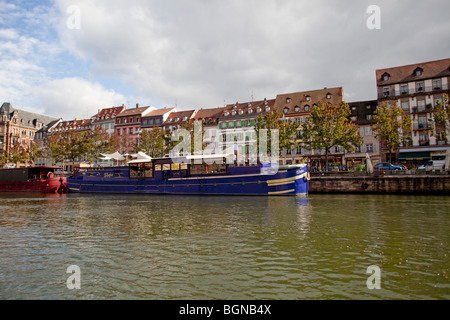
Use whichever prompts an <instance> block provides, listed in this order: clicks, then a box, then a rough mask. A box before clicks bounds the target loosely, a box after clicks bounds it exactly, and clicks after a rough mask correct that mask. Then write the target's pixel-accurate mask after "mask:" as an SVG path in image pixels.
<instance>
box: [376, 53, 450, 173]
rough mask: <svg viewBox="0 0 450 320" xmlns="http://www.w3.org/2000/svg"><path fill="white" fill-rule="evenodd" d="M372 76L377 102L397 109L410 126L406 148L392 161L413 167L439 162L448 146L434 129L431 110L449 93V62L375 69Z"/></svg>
mask: <svg viewBox="0 0 450 320" xmlns="http://www.w3.org/2000/svg"><path fill="white" fill-rule="evenodd" d="M376 77H377V90H378V102H379V103H380V104H381V103H385V102H387V103H389V104H391V105H393V104H394V103H396V104H397V105H398V106H401V108H402V109H403V110H404V111H405V112H406V113H407V114H408V115H409V116H410V117H411V120H412V124H413V132H412V134H411V137H410V139H409V140H410V145H409V146H402V147H401V148H400V150H399V152H398V154H396V155H395V156H396V160H397V161H398V162H405V163H408V164H410V165H417V164H420V163H423V162H424V161H425V160H430V159H442V158H443V157H444V156H445V152H446V150H448V149H449V148H450V145H449V141H448V139H445V138H444V135H443V134H442V132H440V130H439V129H436V127H435V126H434V117H433V112H432V111H433V108H434V107H435V106H436V105H437V104H438V102H442V101H443V99H444V95H445V94H447V95H448V94H449V93H450V88H449V84H450V59H443V60H435V61H430V62H423V63H416V64H411V65H405V66H398V67H392V68H386V69H379V70H376ZM447 134H449V132H447ZM382 153H383V160H386V155H385V153H386V152H385V150H382Z"/></svg>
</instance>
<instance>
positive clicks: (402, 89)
mask: <svg viewBox="0 0 450 320" xmlns="http://www.w3.org/2000/svg"><path fill="white" fill-rule="evenodd" d="M400 93H401V94H408V85H407V84H402V85H400Z"/></svg>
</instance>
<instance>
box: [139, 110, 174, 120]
mask: <svg viewBox="0 0 450 320" xmlns="http://www.w3.org/2000/svg"><path fill="white" fill-rule="evenodd" d="M173 111H176V108H164V109H155V110H153V111H151V112H150V113H147V114H146V115H145V118H148V117H159V116H163V115H165V114H166V113H168V112H173Z"/></svg>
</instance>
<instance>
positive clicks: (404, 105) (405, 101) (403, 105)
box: [401, 100, 409, 111]
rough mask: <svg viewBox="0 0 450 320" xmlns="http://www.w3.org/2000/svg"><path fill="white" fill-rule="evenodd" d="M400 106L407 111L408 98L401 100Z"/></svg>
mask: <svg viewBox="0 0 450 320" xmlns="http://www.w3.org/2000/svg"><path fill="white" fill-rule="evenodd" d="M401 106H402V110H405V111H409V100H402V102H401Z"/></svg>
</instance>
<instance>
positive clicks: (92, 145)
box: [84, 127, 119, 163]
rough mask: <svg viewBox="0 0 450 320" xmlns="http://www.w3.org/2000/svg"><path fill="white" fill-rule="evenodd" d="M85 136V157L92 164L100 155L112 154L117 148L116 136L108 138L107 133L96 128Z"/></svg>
mask: <svg viewBox="0 0 450 320" xmlns="http://www.w3.org/2000/svg"><path fill="white" fill-rule="evenodd" d="M84 134H85V135H86V143H87V146H86V147H87V155H86V157H87V158H88V159H89V161H90V162H91V163H92V162H94V161H96V160H97V159H98V158H100V156H101V154H102V153H113V152H115V151H116V150H117V148H118V142H119V141H118V139H117V136H116V135H112V136H110V135H109V134H108V132H107V131H106V130H105V129H103V128H101V127H96V128H95V129H94V130H92V131H89V132H86V133H84Z"/></svg>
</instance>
